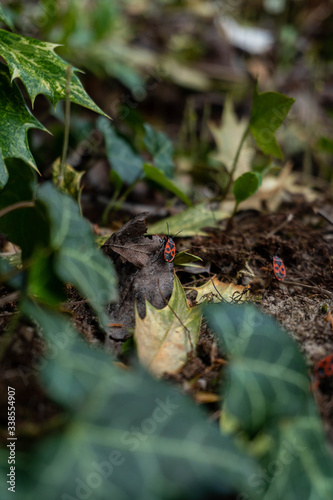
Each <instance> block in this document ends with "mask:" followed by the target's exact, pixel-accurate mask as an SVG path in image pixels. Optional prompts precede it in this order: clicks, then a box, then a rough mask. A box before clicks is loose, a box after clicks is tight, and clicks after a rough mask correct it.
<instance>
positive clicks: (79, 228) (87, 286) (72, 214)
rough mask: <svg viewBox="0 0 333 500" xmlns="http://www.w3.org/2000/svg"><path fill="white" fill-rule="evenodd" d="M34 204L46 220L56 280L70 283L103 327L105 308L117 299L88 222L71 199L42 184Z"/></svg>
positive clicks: (107, 262)
mask: <svg viewBox="0 0 333 500" xmlns="http://www.w3.org/2000/svg"><path fill="white" fill-rule="evenodd" d="M37 200H38V201H39V202H40V203H42V204H43V206H44V207H45V209H46V211H47V214H48V217H49V221H50V246H51V249H52V251H54V252H55V259H54V268H55V272H56V274H57V276H58V277H59V278H60V279H61V280H62V281H63V282H65V283H67V282H69V283H72V284H73V285H74V286H75V287H76V288H77V289H78V290H79V292H80V293H82V295H83V296H84V297H86V298H87V299H88V300H89V302H90V304H91V305H92V307H93V308H94V310H95V312H96V313H97V314H98V315H99V319H100V321H102V322H103V323H104V324H105V325H106V324H107V318H106V314H105V312H104V307H105V305H106V304H107V303H109V302H112V301H114V300H115V299H116V298H117V291H116V277H115V272H114V270H113V267H112V264H111V261H110V259H108V258H107V257H106V256H105V255H104V254H102V252H101V251H100V250H99V249H98V248H97V246H96V244H95V241H94V235H93V233H92V230H91V228H90V226H89V224H88V222H87V221H86V220H85V219H84V218H83V217H82V216H81V214H80V209H79V206H78V205H77V203H75V201H74V200H73V199H72V198H71V197H70V196H68V195H65V194H64V193H61V192H59V191H57V190H56V189H55V188H54V187H53V186H52V184H50V183H45V184H43V185H42V186H40V187H39V189H38V194H37Z"/></svg>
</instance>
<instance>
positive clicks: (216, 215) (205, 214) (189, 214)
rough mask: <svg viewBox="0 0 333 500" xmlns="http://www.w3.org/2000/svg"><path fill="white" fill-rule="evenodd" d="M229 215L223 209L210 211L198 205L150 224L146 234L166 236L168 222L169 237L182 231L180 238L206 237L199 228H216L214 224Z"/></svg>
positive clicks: (205, 205)
mask: <svg viewBox="0 0 333 500" xmlns="http://www.w3.org/2000/svg"><path fill="white" fill-rule="evenodd" d="M230 215H231V213H230V212H227V211H226V210H223V209H218V210H214V211H213V210H212V208H210V207H209V205H207V204H206V203H200V204H199V205H196V206H194V207H190V208H187V209H186V210H183V211H182V212H180V213H179V214H177V215H173V216H172V217H168V218H167V219H163V220H161V221H158V222H156V223H155V224H152V225H151V226H150V227H149V229H148V231H147V232H148V234H167V225H166V223H167V222H168V224H169V228H170V235H171V236H172V235H173V234H176V233H178V231H180V230H181V231H182V236H195V235H206V233H205V232H204V231H202V229H201V228H203V227H206V226H216V222H217V221H218V220H221V219H225V218H227V217H230Z"/></svg>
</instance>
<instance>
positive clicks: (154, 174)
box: [143, 163, 192, 207]
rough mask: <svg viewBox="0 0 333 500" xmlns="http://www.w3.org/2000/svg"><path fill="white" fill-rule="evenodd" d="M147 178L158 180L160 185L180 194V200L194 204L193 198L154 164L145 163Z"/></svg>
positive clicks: (189, 204) (144, 168)
mask: <svg viewBox="0 0 333 500" xmlns="http://www.w3.org/2000/svg"><path fill="white" fill-rule="evenodd" d="M143 170H144V173H145V176H146V179H150V180H151V181H154V182H156V183H157V184H159V185H160V186H162V187H164V188H165V189H168V190H169V191H171V193H173V194H175V195H176V196H178V198H179V199H180V200H182V201H183V202H184V203H186V205H187V206H189V207H190V206H192V203H191V200H190V199H189V198H188V196H186V194H185V193H183V191H181V190H180V189H179V188H178V187H177V186H175V184H174V183H173V182H171V181H170V180H169V179H167V177H166V176H165V175H164V173H163V172H162V171H161V170H159V169H158V168H157V167H153V166H152V165H149V163H145V165H144V167H143Z"/></svg>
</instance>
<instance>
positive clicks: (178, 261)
mask: <svg viewBox="0 0 333 500" xmlns="http://www.w3.org/2000/svg"><path fill="white" fill-rule="evenodd" d="M198 260H200V261H201V262H202V258H201V257H198V256H197V255H192V254H191V253H188V252H178V253H177V254H176V257H175V259H174V261H173V263H174V265H175V266H186V265H187V264H190V263H191V262H195V261H198Z"/></svg>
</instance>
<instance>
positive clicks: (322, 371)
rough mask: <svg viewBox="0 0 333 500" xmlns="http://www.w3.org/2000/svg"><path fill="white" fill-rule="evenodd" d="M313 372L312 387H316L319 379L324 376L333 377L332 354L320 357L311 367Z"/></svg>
mask: <svg viewBox="0 0 333 500" xmlns="http://www.w3.org/2000/svg"><path fill="white" fill-rule="evenodd" d="M313 373H314V383H313V385H314V387H318V385H319V381H320V380H322V379H325V378H329V377H333V354H329V355H328V356H326V357H325V358H322V359H321V360H319V361H318V363H316V364H315V367H314V369H313Z"/></svg>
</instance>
